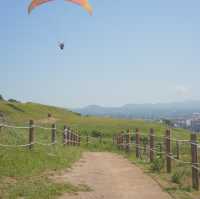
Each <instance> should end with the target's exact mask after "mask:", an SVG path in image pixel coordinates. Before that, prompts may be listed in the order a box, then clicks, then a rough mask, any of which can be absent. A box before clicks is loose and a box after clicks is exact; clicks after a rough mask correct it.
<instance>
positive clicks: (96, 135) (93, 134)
mask: <svg viewBox="0 0 200 199" xmlns="http://www.w3.org/2000/svg"><path fill="white" fill-rule="evenodd" d="M101 135H102V133H101V132H99V131H95V130H93V131H92V133H91V136H92V137H100V136H101Z"/></svg>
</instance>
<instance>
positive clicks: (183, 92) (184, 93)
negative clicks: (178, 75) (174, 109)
mask: <svg viewBox="0 0 200 199" xmlns="http://www.w3.org/2000/svg"><path fill="white" fill-rule="evenodd" d="M175 90H176V94H177V95H178V96H180V97H190V94H191V93H190V89H189V88H187V87H186V86H176V88H175Z"/></svg>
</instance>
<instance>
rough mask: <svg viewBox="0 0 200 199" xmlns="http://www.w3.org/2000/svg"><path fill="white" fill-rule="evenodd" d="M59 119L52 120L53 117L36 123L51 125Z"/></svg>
mask: <svg viewBox="0 0 200 199" xmlns="http://www.w3.org/2000/svg"><path fill="white" fill-rule="evenodd" d="M58 120H59V119H57V118H54V117H50V118H44V119H41V120H38V121H37V122H38V123H40V124H53V123H56V122H57V121H58Z"/></svg>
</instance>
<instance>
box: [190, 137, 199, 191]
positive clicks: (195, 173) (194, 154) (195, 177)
mask: <svg viewBox="0 0 200 199" xmlns="http://www.w3.org/2000/svg"><path fill="white" fill-rule="evenodd" d="M191 153H192V187H193V188H194V189H196V190H199V172H198V154H197V135H196V134H194V133H193V134H191Z"/></svg>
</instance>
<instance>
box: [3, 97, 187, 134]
mask: <svg viewBox="0 0 200 199" xmlns="http://www.w3.org/2000/svg"><path fill="white" fill-rule="evenodd" d="M48 114H51V118H49V117H48ZM30 119H33V120H34V121H35V123H38V124H43V125H50V124H52V123H56V124H57V125H58V126H60V127H61V126H63V125H64V124H65V125H69V126H71V127H72V128H75V129H78V130H79V131H80V132H82V133H86V132H87V133H89V134H90V133H91V132H92V131H100V132H102V133H103V134H104V136H108V137H110V136H111V135H113V134H115V133H118V132H120V131H122V130H127V129H129V128H130V129H132V130H135V128H140V130H141V131H142V132H143V133H148V131H149V129H150V128H154V129H155V131H156V134H158V135H160V134H162V135H163V133H164V131H165V129H166V126H164V125H163V124H159V123H156V122H147V121H143V120H130V119H129V120H128V119H127V120H126V119H114V118H102V117H96V116H81V115H80V114H79V113H74V112H72V111H70V110H67V109H64V108H58V107H54V106H47V105H42V104H37V103H30V102H29V103H10V102H7V101H0V122H2V121H3V122H6V123H9V124H20V125H22V124H28V122H29V120H30ZM176 132H182V133H181V134H179V133H178V134H176ZM184 132H186V131H184V130H180V129H175V130H174V133H175V134H174V135H175V137H177V136H178V137H182V136H183V134H184V135H185V133H184Z"/></svg>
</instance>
